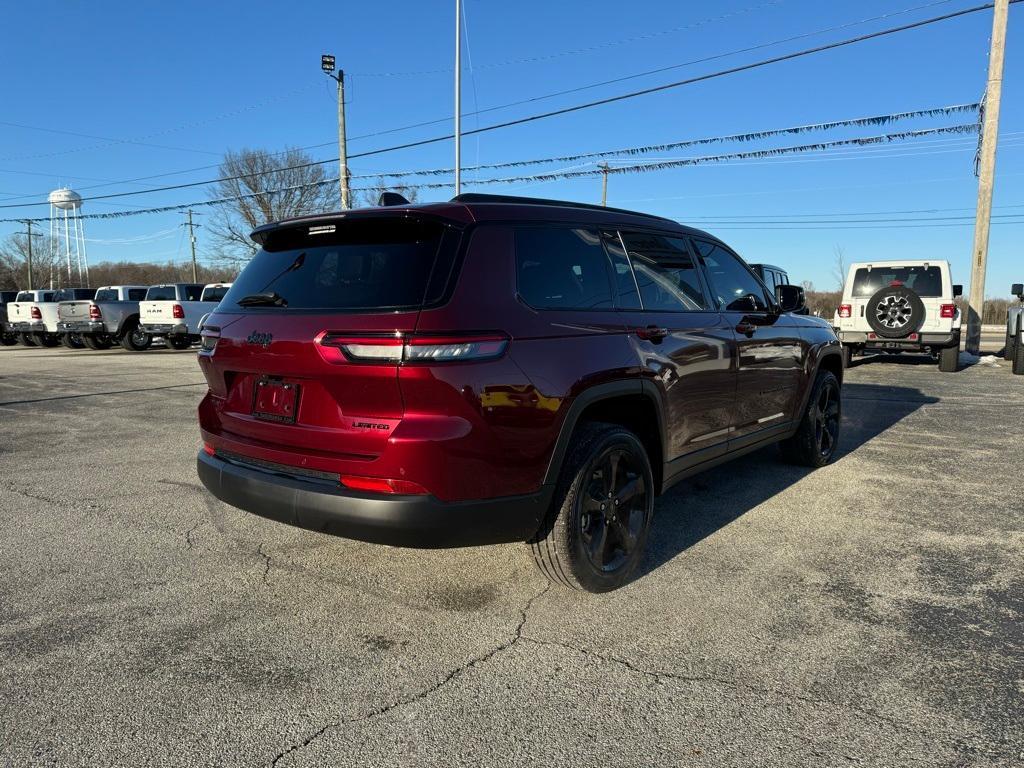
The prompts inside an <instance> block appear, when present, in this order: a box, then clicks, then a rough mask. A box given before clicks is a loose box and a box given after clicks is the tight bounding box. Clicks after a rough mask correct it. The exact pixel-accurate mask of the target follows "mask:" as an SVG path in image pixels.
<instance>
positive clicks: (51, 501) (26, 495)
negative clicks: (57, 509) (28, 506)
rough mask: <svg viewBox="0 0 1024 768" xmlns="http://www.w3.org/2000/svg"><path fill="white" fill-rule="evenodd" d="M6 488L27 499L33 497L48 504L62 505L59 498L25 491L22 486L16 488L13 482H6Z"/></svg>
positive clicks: (34, 499)
mask: <svg viewBox="0 0 1024 768" xmlns="http://www.w3.org/2000/svg"><path fill="white" fill-rule="evenodd" d="M4 490H5V491H8V492H10V493H16V494H17V495H18V496H22V497H24V498H26V499H32V500H33V501H42V502H45V503H46V504H53V505H54V506H59V505H60V500H59V499H51V498H49V497H47V496H39V495H37V494H34V493H29V492H28V491H23V490H21V489H20V488H15V487H14V485H12V484H11V483H6V484H4Z"/></svg>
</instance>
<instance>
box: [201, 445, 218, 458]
mask: <svg viewBox="0 0 1024 768" xmlns="http://www.w3.org/2000/svg"><path fill="white" fill-rule="evenodd" d="M203 453H205V454H206V455H207V456H216V455H217V449H216V448H214V447H213V446H212V445H210V444H209V443H203Z"/></svg>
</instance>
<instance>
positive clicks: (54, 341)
mask: <svg viewBox="0 0 1024 768" xmlns="http://www.w3.org/2000/svg"><path fill="white" fill-rule="evenodd" d="M60 342H61V339H60V336H58V335H57V334H55V333H37V334H36V343H37V344H38V345H39V346H40V347H58V346H60Z"/></svg>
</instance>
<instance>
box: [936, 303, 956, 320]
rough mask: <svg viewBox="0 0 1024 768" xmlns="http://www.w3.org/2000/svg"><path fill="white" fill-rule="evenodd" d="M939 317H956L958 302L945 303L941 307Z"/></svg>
mask: <svg viewBox="0 0 1024 768" xmlns="http://www.w3.org/2000/svg"><path fill="white" fill-rule="evenodd" d="M939 317H944V318H953V317H956V304H943V305H942V306H940V307H939Z"/></svg>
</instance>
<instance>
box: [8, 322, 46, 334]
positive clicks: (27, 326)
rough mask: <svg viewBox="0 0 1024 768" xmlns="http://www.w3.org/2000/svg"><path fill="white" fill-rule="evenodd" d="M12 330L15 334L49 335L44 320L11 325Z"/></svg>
mask: <svg viewBox="0 0 1024 768" xmlns="http://www.w3.org/2000/svg"><path fill="white" fill-rule="evenodd" d="M10 328H11V330H12V331H13V332H14V333H48V331H47V330H46V323H44V322H43V321H42V320H32V321H30V322H17V323H11V324H10Z"/></svg>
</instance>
